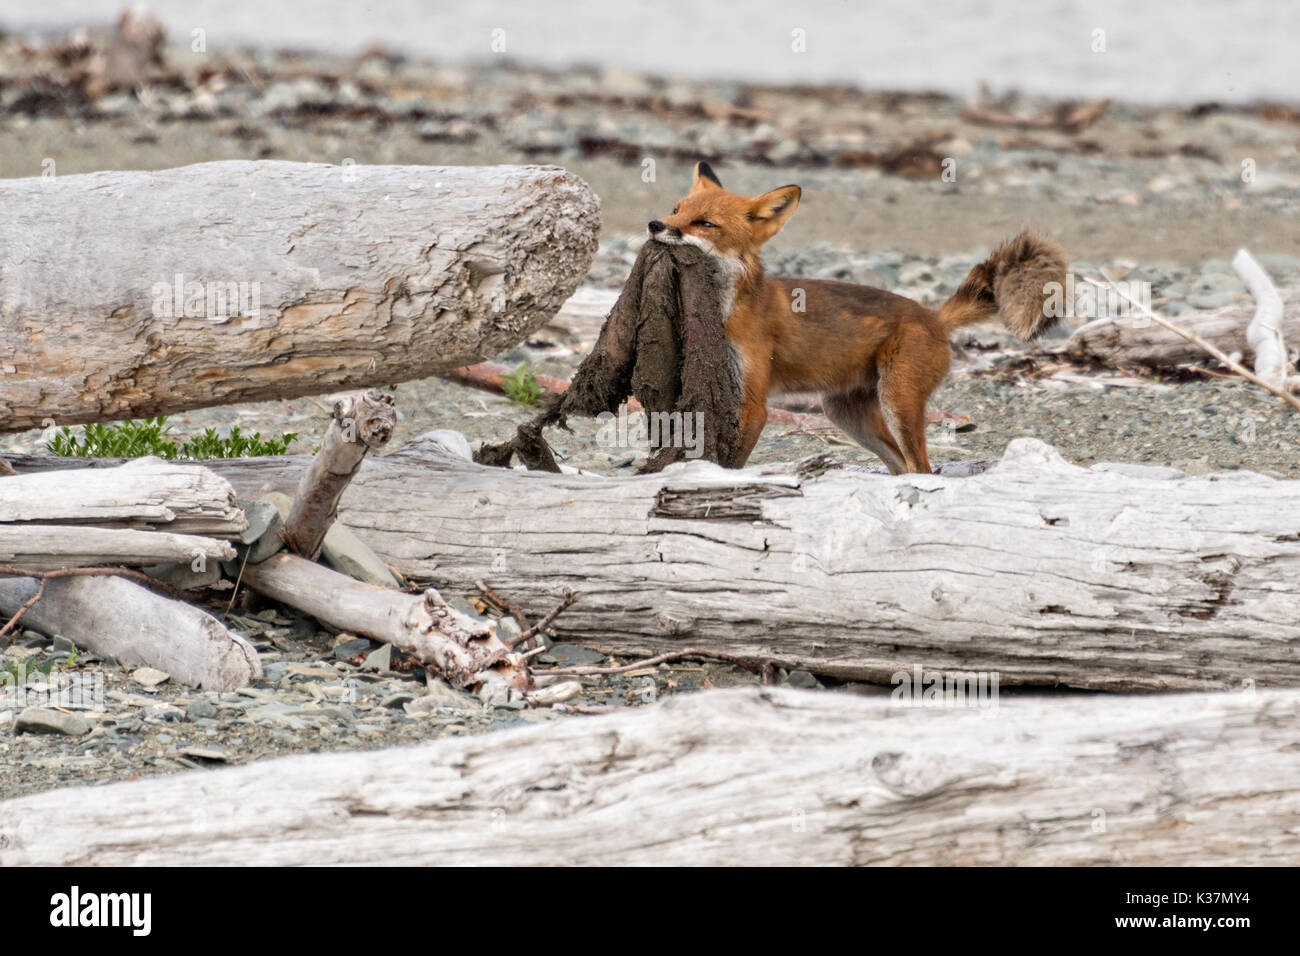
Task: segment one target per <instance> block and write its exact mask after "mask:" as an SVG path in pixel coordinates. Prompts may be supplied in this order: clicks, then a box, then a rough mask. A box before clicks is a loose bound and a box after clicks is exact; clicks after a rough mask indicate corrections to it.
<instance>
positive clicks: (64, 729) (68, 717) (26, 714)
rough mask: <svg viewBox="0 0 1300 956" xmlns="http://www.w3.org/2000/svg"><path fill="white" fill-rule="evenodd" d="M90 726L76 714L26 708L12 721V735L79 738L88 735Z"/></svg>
mask: <svg viewBox="0 0 1300 956" xmlns="http://www.w3.org/2000/svg"><path fill="white" fill-rule="evenodd" d="M91 726H92V724H91V723H90V721H88V720H87V719H86V718H84V717H79V716H77V715H76V714H65V713H64V712H63V711H61V710H47V709H46V708H43V707H28V708H27V709H26V710H24V711H22V712H21V713H20V714H19V715H18V718H17V719H16V720H15V721H14V734H64V735H66V736H68V737H80V736H82V735H84V734H88V733H90V729H91Z"/></svg>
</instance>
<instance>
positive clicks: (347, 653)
mask: <svg viewBox="0 0 1300 956" xmlns="http://www.w3.org/2000/svg"><path fill="white" fill-rule="evenodd" d="M369 653H370V641H369V639H368V638H364V637H354V638H353V639H352V640H350V641H344V642H343V643H342V644H340V645H338V646H337V647H335V648H334V657H335V659H337V660H340V661H344V660H349V659H351V658H353V657H356V656H357V655H358V654H369ZM335 676H338V675H335Z"/></svg>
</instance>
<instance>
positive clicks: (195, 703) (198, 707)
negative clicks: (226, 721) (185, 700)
mask: <svg viewBox="0 0 1300 956" xmlns="http://www.w3.org/2000/svg"><path fill="white" fill-rule="evenodd" d="M185 713H186V714H188V715H189V718H190V720H201V719H202V718H204V717H216V716H217V708H216V705H215V704H213V703H212V701H210V700H208V699H207V698H206V697H196V698H195V699H194V700H192V701H190V702H189V706H187V707H186V708H185Z"/></svg>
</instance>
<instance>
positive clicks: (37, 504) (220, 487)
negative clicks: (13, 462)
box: [0, 458, 248, 536]
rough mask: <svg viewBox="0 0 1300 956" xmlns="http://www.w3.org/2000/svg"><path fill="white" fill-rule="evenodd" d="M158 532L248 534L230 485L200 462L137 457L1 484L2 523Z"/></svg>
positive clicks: (0, 512) (8, 479) (5, 481)
mask: <svg viewBox="0 0 1300 956" xmlns="http://www.w3.org/2000/svg"><path fill="white" fill-rule="evenodd" d="M9 522H16V523H18V524H19V527H21V525H22V524H23V523H27V522H41V523H47V524H72V523H75V524H77V525H81V526H94V527H99V528H152V529H156V530H166V531H170V532H173V533H179V532H190V533H196V534H215V535H226V536H233V535H236V534H238V533H239V532H241V531H244V530H245V529H247V528H248V519H247V518H246V517H245V516H244V512H243V511H242V510H241V509H240V508H239V506H238V505H236V504H235V494H234V491H233V490H232V489H231V487H230V483H229V482H227V481H226V480H225V479H224V478H220V477H218V476H217V475H216V474H214V473H213V472H212V471H210V470H209V469H207V468H205V467H203V465H201V464H198V463H196V462H177V461H163V460H162V459H159V458H137V459H135V460H133V461H128V462H124V463H121V464H117V463H114V464H113V465H112V466H111V467H107V468H94V469H88V468H79V469H66V470H62V471H57V472H45V473H41V474H33V475H17V476H11V477H8V478H6V479H5V480H4V481H3V482H2V483H0V523H9Z"/></svg>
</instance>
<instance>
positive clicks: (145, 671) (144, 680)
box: [131, 667, 172, 688]
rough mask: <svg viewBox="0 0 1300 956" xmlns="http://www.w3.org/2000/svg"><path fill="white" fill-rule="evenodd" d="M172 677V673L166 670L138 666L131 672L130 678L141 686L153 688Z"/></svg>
mask: <svg viewBox="0 0 1300 956" xmlns="http://www.w3.org/2000/svg"><path fill="white" fill-rule="evenodd" d="M171 679H172V675H171V674H168V673H167V672H166V671H160V670H158V669H157V668H155V667H139V668H136V669H135V670H133V671H132V672H131V680H133V681H135V682H136V683H137V684H139V685H140V686H141V687H146V688H154V687H157V686H159V685H160V684H165V683H166V682H167V681H169V680H171Z"/></svg>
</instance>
